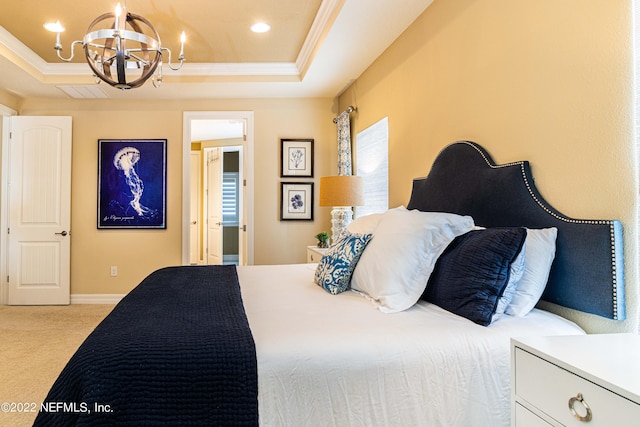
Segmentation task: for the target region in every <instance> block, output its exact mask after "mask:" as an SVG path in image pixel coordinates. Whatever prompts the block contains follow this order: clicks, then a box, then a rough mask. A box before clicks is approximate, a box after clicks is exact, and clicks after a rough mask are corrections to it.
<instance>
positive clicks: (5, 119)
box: [0, 104, 18, 305]
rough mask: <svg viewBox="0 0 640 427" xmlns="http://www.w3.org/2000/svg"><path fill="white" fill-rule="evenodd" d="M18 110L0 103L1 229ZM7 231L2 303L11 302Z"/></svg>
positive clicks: (0, 264) (2, 240)
mask: <svg viewBox="0 0 640 427" xmlns="http://www.w3.org/2000/svg"><path fill="white" fill-rule="evenodd" d="M17 114H18V112H17V111H15V110H13V109H11V108H9V107H6V106H4V105H2V104H0V116H2V140H1V144H2V147H0V151H1V153H2V154H1V156H2V162H1V163H0V182H1V184H0V185H1V186H2V187H0V230H7V229H8V228H9V132H10V131H11V129H10V125H11V120H10V118H11V116H16V115H17ZM7 244H8V240H7V233H6V232H4V231H2V232H0V305H6V304H7V303H8V302H9V282H7V276H8V274H9V266H8V265H7V259H8V257H7V255H8V250H7V249H8V248H7Z"/></svg>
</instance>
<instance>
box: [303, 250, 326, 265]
mask: <svg viewBox="0 0 640 427" xmlns="http://www.w3.org/2000/svg"><path fill="white" fill-rule="evenodd" d="M327 250H328V248H319V247H317V246H307V262H315V263H318V262H320V259H321V258H322V255H324V254H326V253H327Z"/></svg>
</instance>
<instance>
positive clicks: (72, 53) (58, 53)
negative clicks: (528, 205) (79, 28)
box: [54, 33, 83, 62]
mask: <svg viewBox="0 0 640 427" xmlns="http://www.w3.org/2000/svg"><path fill="white" fill-rule="evenodd" d="M58 34H59V33H58ZM77 44H83V42H82V40H75V41H74V42H73V43H71V56H70V57H68V58H63V57H62V55H61V54H60V52H62V45H61V44H60V43H56V46H55V47H54V49H55V50H56V54H57V55H58V59H60V60H61V61H64V62H71V61H72V60H73V57H74V55H75V51H74V48H75V47H76V45H77Z"/></svg>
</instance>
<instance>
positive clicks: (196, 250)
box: [189, 151, 202, 265]
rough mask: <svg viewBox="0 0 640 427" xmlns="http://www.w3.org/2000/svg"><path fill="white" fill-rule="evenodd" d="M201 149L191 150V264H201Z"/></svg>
mask: <svg viewBox="0 0 640 427" xmlns="http://www.w3.org/2000/svg"><path fill="white" fill-rule="evenodd" d="M200 163H201V156H200V152H199V151H194V152H191V218H190V221H189V236H190V238H189V243H190V245H191V246H190V249H189V264H191V265H194V264H200V260H201V255H200V222H201V221H200V187H201V185H200V180H201V178H200V177H201V173H200V170H201V169H202V168H201V166H200Z"/></svg>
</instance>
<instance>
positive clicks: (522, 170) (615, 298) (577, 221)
mask: <svg viewBox="0 0 640 427" xmlns="http://www.w3.org/2000/svg"><path fill="white" fill-rule="evenodd" d="M460 142H462V143H464V144H467V145H469V146H471V147H473V149H474V150H476V151H477V152H478V153H479V154H480V155H481V156H482V158H483V159H484V161H485V162H486V163H487V165H488V166H489V167H490V168H492V169H497V168H504V167H510V166H520V173H521V174H522V179H523V181H524V184H525V186H526V187H527V191H529V194H530V195H531V198H532V199H533V200H534V201H535V202H536V203H537V204H538V206H540V207H541V208H542V209H543V210H544V211H545V212H546V213H548V214H549V215H551V216H553V217H554V218H556V219H558V220H560V221H564V222H569V223H574V224H600V225H606V224H608V225H609V230H610V236H611V280H612V284H613V289H612V293H613V301H614V305H613V318H614V319H616V320H617V319H618V304H617V302H618V293H617V279H616V278H617V274H616V273H617V272H616V251H615V230H614V228H613V224H614V222H613V221H610V220H584V219H573V218H566V217H564V216H561V215H558V214H557V213H555V212H553V211H552V210H550V209H549V208H548V207H547V206H546V205H545V204H544V203H542V202H541V201H540V199H538V197H536V195H535V193H534V192H533V190H532V189H531V185H530V184H529V180H528V179H527V174H526V171H525V162H524V161H518V162H511V163H505V164H501V165H494V164H492V163H491V161H490V160H489V159H488V158H487V156H486V155H485V153H484V152H483V151H482V150H480V149H479V148H478V147H477V146H476V145H475V144H472V143H470V142H468V141H460Z"/></svg>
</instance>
